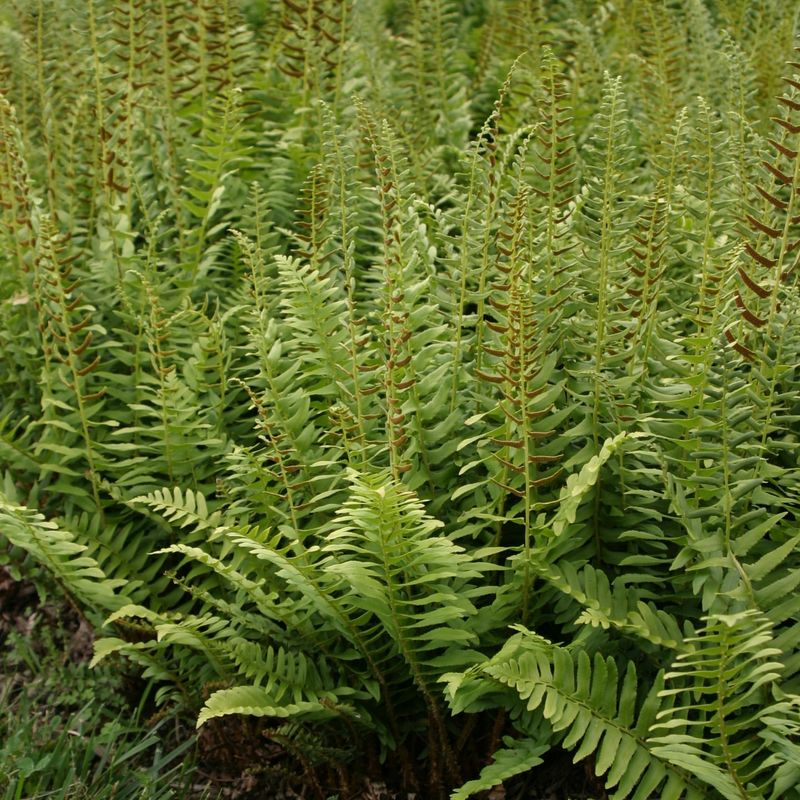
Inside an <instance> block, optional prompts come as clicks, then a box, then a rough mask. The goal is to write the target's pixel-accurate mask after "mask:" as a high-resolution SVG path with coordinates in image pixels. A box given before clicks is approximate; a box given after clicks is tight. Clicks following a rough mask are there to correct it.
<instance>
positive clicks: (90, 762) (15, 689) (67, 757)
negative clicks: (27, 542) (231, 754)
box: [0, 580, 212, 800]
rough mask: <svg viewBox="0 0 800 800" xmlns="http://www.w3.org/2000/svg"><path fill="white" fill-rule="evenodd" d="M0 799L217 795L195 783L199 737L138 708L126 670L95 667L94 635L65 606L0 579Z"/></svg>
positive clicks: (176, 721)
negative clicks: (132, 699)
mask: <svg viewBox="0 0 800 800" xmlns="http://www.w3.org/2000/svg"><path fill="white" fill-rule="evenodd" d="M0 608H2V609H3V614H2V617H0V665H2V669H0V798H2V800H23V798H25V800H38V799H39V798H42V799H43V798H53V800H84V799H86V800H88V799H89V798H91V799H92V800H106V798H108V800H111V798H114V800H127V799H128V798H130V800H133V798H137V800H162V799H163V800H166V799H167V798H188V797H192V798H200V797H205V798H210V797H212V795H211V794H210V791H209V790H206V791H199V792H198V791H196V790H195V788H194V781H193V778H194V774H195V766H194V758H193V756H194V750H193V748H194V745H195V739H194V736H193V735H191V734H190V733H189V731H188V729H187V727H186V726H185V724H184V722H183V721H182V720H181V719H180V718H178V717H177V716H174V715H172V716H166V717H163V718H161V719H159V720H158V721H157V722H155V723H151V721H149V720H148V719H147V715H148V707H147V706H148V702H147V701H148V694H149V693H148V691H147V690H145V691H144V693H143V694H142V695H141V696H140V697H139V698H138V700H137V702H138V705H137V707H135V708H132V707H131V706H130V704H129V700H128V697H129V695H130V694H131V693H130V691H128V690H127V687H126V680H127V678H126V676H125V675H124V674H123V673H121V672H120V671H119V670H118V669H117V668H116V667H115V666H114V665H109V666H103V667H100V668H97V669H92V668H90V667H89V663H88V659H89V658H90V656H91V641H92V634H91V633H90V631H89V629H88V627H87V626H86V623H85V622H84V621H82V620H81V619H80V618H79V617H78V616H77V615H76V614H75V613H74V612H72V611H71V610H70V609H69V608H68V607H66V606H65V605H64V604H63V602H62V603H58V602H57V601H54V600H50V601H48V602H45V603H43V604H42V603H40V602H39V600H38V598H37V595H36V592H35V591H31V585H30V584H23V583H19V582H11V581H5V582H4V581H2V580H0Z"/></svg>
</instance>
